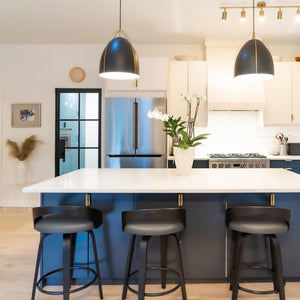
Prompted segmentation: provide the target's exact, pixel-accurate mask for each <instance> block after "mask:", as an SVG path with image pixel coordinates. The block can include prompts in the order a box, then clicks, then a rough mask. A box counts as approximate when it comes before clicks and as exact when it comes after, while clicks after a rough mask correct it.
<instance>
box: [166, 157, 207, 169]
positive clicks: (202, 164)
mask: <svg viewBox="0 0 300 300" xmlns="http://www.w3.org/2000/svg"><path fill="white" fill-rule="evenodd" d="M168 168H169V169H170V168H176V165H175V160H171V159H170V160H168ZM193 168H208V160H202V159H201V160H197V159H195V160H194V162H193Z"/></svg>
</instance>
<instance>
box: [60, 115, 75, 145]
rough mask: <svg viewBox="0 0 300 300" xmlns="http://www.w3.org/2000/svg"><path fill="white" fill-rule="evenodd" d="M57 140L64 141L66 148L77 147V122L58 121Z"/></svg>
mask: <svg viewBox="0 0 300 300" xmlns="http://www.w3.org/2000/svg"><path fill="white" fill-rule="evenodd" d="M59 124H60V133H59V138H60V139H64V140H65V146H66V147H78V122H77V121H60V122H59Z"/></svg>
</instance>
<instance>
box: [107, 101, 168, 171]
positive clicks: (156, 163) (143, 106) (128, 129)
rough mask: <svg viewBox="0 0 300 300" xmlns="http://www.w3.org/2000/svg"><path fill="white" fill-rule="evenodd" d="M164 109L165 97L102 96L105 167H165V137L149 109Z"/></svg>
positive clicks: (159, 124) (159, 122)
mask: <svg viewBox="0 0 300 300" xmlns="http://www.w3.org/2000/svg"><path fill="white" fill-rule="evenodd" d="M154 108H157V109H158V110H160V111H161V112H162V113H165V112H166V108H167V100H166V99H165V98H147V97H143V98H117V97H115V98H106V99H105V167H106V168H165V167H166V163H167V157H166V152H167V145H166V144H167V138H166V133H165V132H164V131H163V128H164V126H163V122H162V121H160V120H154V119H149V118H148V117H147V113H148V111H149V110H152V109H154Z"/></svg>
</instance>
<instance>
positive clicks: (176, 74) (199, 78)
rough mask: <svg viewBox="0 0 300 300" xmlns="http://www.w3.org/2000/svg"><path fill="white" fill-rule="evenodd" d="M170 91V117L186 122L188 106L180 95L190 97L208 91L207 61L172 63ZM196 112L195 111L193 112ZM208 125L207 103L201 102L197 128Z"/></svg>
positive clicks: (204, 93)
mask: <svg viewBox="0 0 300 300" xmlns="http://www.w3.org/2000/svg"><path fill="white" fill-rule="evenodd" d="M169 76H170V85H169V90H168V115H170V116H171V115H173V116H174V117H177V118H178V117H182V119H183V120H186V113H187V105H186V101H185V100H183V99H182V97H181V96H180V94H188V95H190V96H193V95H200V94H203V95H205V96H206V90H207V65H206V61H171V62H170V73H169ZM193 111H194V110H193ZM206 125H207V101H205V102H201V104H200V109H199V114H198V118H197V120H196V126H206Z"/></svg>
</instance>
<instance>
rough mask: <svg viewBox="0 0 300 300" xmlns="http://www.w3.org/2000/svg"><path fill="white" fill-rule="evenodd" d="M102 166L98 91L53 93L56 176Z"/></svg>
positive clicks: (99, 96)
mask: <svg viewBox="0 0 300 300" xmlns="http://www.w3.org/2000/svg"><path fill="white" fill-rule="evenodd" d="M100 167H101V89H56V90H55V176H59V175H63V174H65V173H69V172H72V171H74V170H77V169H81V168H100Z"/></svg>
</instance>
